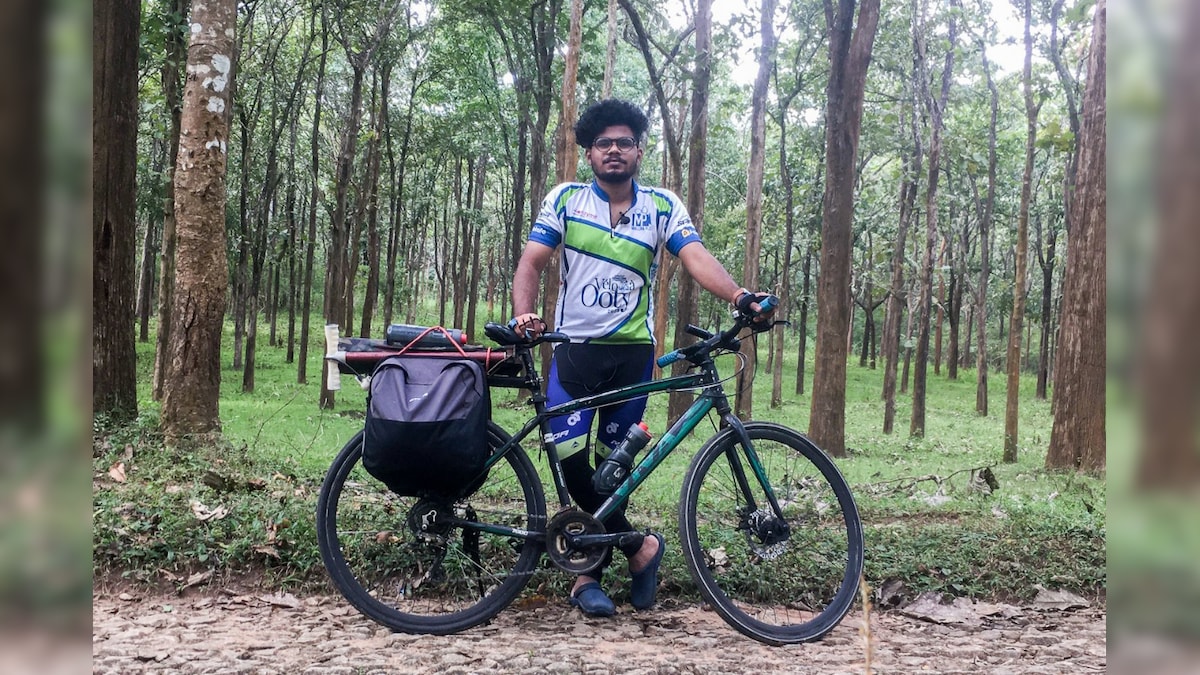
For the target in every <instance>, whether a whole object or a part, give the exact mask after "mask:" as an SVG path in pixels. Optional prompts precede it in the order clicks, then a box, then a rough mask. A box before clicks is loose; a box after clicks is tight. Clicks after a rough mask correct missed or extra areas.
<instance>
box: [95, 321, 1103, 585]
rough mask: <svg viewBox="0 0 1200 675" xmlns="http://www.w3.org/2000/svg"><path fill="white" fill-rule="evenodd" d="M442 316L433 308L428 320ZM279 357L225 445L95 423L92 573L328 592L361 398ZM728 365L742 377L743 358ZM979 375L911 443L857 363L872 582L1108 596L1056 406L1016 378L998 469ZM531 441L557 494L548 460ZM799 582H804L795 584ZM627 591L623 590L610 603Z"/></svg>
mask: <svg viewBox="0 0 1200 675" xmlns="http://www.w3.org/2000/svg"><path fill="white" fill-rule="evenodd" d="M435 311H436V310H435V308H433V307H432V305H429V306H427V307H425V309H424V310H423V314H422V320H425V319H428V318H430V316H432V315H433V314H434V313H435ZM263 333H265V331H261V332H260V334H263ZM227 337H228V336H227ZM789 343H791V337H789ZM225 344H226V345H227V347H228V344H229V341H228V340H226V342H225ZM763 344H764V345H765V343H763ZM311 348H312V350H313V351H312V352H311V353H314V354H316V353H319V351H320V345H318V344H316V343H315V342H314V344H313V345H312V347H311ZM794 351H795V346H794V344H789V345H788V346H787V347H786V350H785V353H786V354H787V355H788V356H787V358H786V359H785V366H784V367H785V374H787V375H788V376H787V377H785V379H789V380H790V373H794V368H795V363H794V358H795V357H794ZM283 353H284V352H283V349H282V348H275V347H268V346H266V345H260V347H259V355H260V358H261V359H262V360H261V368H260V370H259V373H258V387H257V390H256V392H255V393H254V394H242V393H240V383H241V379H240V371H234V370H232V369H227V370H226V371H225V376H224V381H223V391H224V392H225V394H224V395H223V397H222V402H221V415H222V422H223V427H224V433H225V439H226V440H225V441H223V442H220V443H218V444H214V445H208V446H202V447H197V448H192V449H190V450H180V449H176V450H169V449H166V448H164V446H163V444H162V439H161V437H160V436H159V434H158V432H157V427H158V420H157V418H156V414H155V412H154V410H155V406H154V404H153V403H152V402H150V401H148V400H143V401H142V405H141V409H142V410H143V411H149V412H144V413H143V415H142V416H141V417H139V418H138V419H137V420H136V421H135V422H134V423H132V424H130V425H127V426H123V427H117V428H109V427H107V426H106V425H105V424H103V423H102V422H98V423H97V425H96V426H95V428H94V434H93V472H94V476H95V478H94V494H93V513H94V525H93V527H94V530H93V566H94V572H95V573H97V574H99V575H102V576H104V575H112V574H119V575H123V576H126V577H128V578H131V579H135V580H139V581H144V582H151V583H158V584H162V583H169V584H174V585H175V586H177V587H178V586H182V585H184V584H186V583H188V579H189V578H191V579H193V580H194V579H195V578H197V577H193V576H192V575H194V574H198V573H199V574H206V573H208V572H212V573H213V578H214V579H215V580H216V581H217V582H219V581H220V580H221V579H225V578H229V577H232V576H237V575H245V574H253V575H265V577H266V583H267V584H269V585H297V584H299V585H321V584H323V583H324V581H325V577H324V574H323V571H322V570H323V568H322V565H321V562H320V557H319V554H318V552H317V547H316V539H315V537H316V535H315V532H314V529H313V528H314V516H313V510H314V508H315V499H316V493H317V491H318V489H319V486H320V482H321V480H322V478H323V474H324V471H325V469H326V468H327V467H328V464H329V462H330V461H331V460H332V458H333V456H334V454H335V453H336V452H337V450H338V449H339V448H340V447H341V446H342V445H343V444H344V443H345V441H346V440H347V439H348V438H349V437H350V436H351V435H352V434H354V433H355V432H356V431H357V430H358V429H359V428H361V424H362V412H361V411H362V409H363V403H364V397H363V392H362V391H361V390H360V389H359V388H358V387H354V386H353V385H352V380H350V379H348V378H343V379H344V380H346V381H345V384H346V388H345V389H343V390H342V392H341V393H340V394H339V395H338V406H337V410H335V411H319V410H317V408H316V397H317V387H316V384H315V382H311V383H309V384H307V385H298V384H295V382H294V380H295V370H294V365H290V364H286V363H284V360H283ZM225 356H226V359H228V357H229V354H228V353H226V355H225ZM760 358H765V357H760ZM152 360H153V351H152V348H151V347H150V345H140V349H139V373H140V377H139V381H140V382H143V383H148V382H149V371H150V365H151V363H152ZM719 365H720V366H721V367H722V368H723V369H729V368H733V367H735V360H734V359H732V358H727V359H726V360H725V361H724V362H722V363H720V364H719ZM310 372H315V370H312V369H310ZM808 372H810V373H811V364H810V368H809V369H808ZM970 373H971V371H969V370H968V371H965V372H964V377H963V379H960V380H958V381H949V380H944V379H941V378H933V379H931V382H930V388H929V400H928V405H929V413H928V418H927V426H926V431H927V435H926V438H924V439H922V440H914V439H910V438H908V437H907V436H906V434H904V433H896V434H893V435H891V436H885V435H883V434H881V433H879V426H880V424H881V420H882V407H881V404H880V402H879V400H878V399H879V391H880V389H881V378H882V370H881V369H880V370H870V369H864V368H859V367H857V366H854V365H852V366H851V367H850V368H849V383H848V391H847V419H848V426H847V431H846V437H847V442H848V445H849V446H850V447H851V448H852V450H851V452H850V455H849V457H847V458H845V459H842V460H839V462H838V464H839V467H840V469H841V470H842V472H843V473H844V474H845V475H846V477H847V479H848V480H849V481H850V483H851V485H852V486H853V488H854V491H855V496H856V499H857V500H858V504H859V508H860V511H861V513H862V517H863V521H864V524H865V529H866V542H867V567H866V570H867V578H868V581H869V582H870V583H871V584H872V585H878V584H879V583H881V582H882V581H884V580H887V579H892V578H896V579H902V580H903V581H904V582H905V583H906V584H907V586H908V587H909V588H910V589H912V590H913V591H914V592H918V591H922V590H939V591H944V592H947V593H953V594H956V595H969V596H972V597H985V598H997V597H1004V598H1016V599H1024V598H1028V597H1030V596H1032V595H1033V594H1034V593H1035V592H1036V589H1035V588H1034V586H1035V585H1038V584H1040V585H1042V586H1044V587H1052V588H1067V589H1072V590H1075V591H1080V592H1085V593H1102V592H1103V591H1104V588H1105V585H1106V573H1105V537H1106V527H1105V516H1104V513H1105V490H1104V486H1103V483H1102V482H1101V481H1098V480H1096V479H1093V478H1088V477H1084V476H1077V475H1075V474H1051V473H1046V472H1045V471H1043V470H1042V469H1041V465H1042V462H1043V460H1044V451H1045V447H1046V445H1047V443H1048V441H1049V427H1050V412H1049V405H1048V404H1047V403H1045V402H1042V401H1035V400H1034V399H1033V382H1032V380H1027V381H1022V393H1021V396H1022V399H1021V400H1022V401H1023V405H1022V410H1021V419H1020V430H1021V442H1020V446H1021V453H1020V461H1019V462H1018V463H1017V464H1012V465H1006V464H1000V463H999V457H1000V454H1001V450H1002V445H1003V443H1002V439H1003V419H1002V418H1000V417H999V416H992V417H987V418H981V417H978V416H977V415H975V413H974V379H973V378H971V377H970ZM727 374H729V373H727ZM769 383H770V378H769V377H767V374H766V372H765V371H760V373H759V376H758V377H757V378H756V387H758V389H759V391H758V396H756V400H758V401H760V404H759V407H758V412H757V414H756V418H758V419H764V420H771V421H776V422H780V423H783V424H787V425H790V426H794V427H796V428H798V429H801V430H803V429H805V428H806V427H807V418H808V410H809V400H808V398H807V397H794V396H791V395H788V396H786V397H785V401H784V403H783V405H782V407H781V408H779V409H776V410H771V409H768V408H767V407H766V405H765V401H767V400H769V396H768V391H767V388H768V387H769V386H770V384H769ZM143 386H145V384H144V385H143ZM992 396H993V400H994V401H1000V400H1003V383H1002V382H996V383H994V384H993V390H992ZM143 398H144V399H145V398H148V391H143ZM907 402H908V399H907V397H905V396H901V397H899V400H898V403H897V405H898V408H899V410H900V415H899V417H900V418H901V423H900V424H898V425H897V426H898V428H903V426H904V425H903V423H902V420H903V418H904V412H905V411H906V405H907ZM493 410H494V412H493V416H494V418H495V419H496V420H497V422H498V423H499V424H501V426H503V427H505V428H507V429H510V430H511V429H516V428H517V427H519V426H520V425H521V424H522V423H523V422H524V421H525V420H526V419H528V417H529V415H530V414H531V413H530V410H529V408H528V407H527V406H525V405H524V399H522V398H519V397H516V396H515V394H510V393H508V392H497V393H496V394H495V396H494V402H493ZM646 420H647V422H648V423H649V424H650V426H651V428H652V429H653V430H654V431H655V432H656V433H661V431H662V430H663V429H665V427H666V397H665V396H654V397H651V399H650V403H649V406H648V409H647V413H646ZM715 431H716V427H715V426H713V425H711V424H707V423H705V424H702V425H701V426H700V427H698V429H697V431H696V433H695V434H694V435H693V436H692V437H690V438H688V439H686V441H685V442H684V443H683V445H682V446H681V447H680V448H679V449H678V450H676V452H675V453H673V454H672V455H671V456H670V457H668V458H667V460H666V461H665V462H664V464H663V465H662V466H661V467H660V468H659V470H657V471H656V472H655V473H654V474H653V475H652V476H651V477H650V479H649V480H648V481H647V483H646V484H645V485H644V486H643V487H642V489H641V490H639V492H638V493H637V494H636V495H635V496H634V500H633V503H632V504H631V505H630V517H631V520H632V521H633V522H634V523H635V524H637V525H639V526H653V527H655V528H656V529H663V530H665V531H666V532H667V533H668V537H669V539H673V538H674V532H675V518H676V509H677V508H678V506H677V505H678V500H679V488H680V481H681V478H682V476H683V473H684V472H685V471H686V469H687V466H688V464H689V462H690V461H691V457H692V455H693V454H694V452H695V451H696V450H697V449H698V448H699V447H700V445H701V443H702V442H703V441H704V440H705V439H706V438H707V437H708V436H709V435H710V434H711V433H714V432H715ZM526 446H527V447H526V450H527V451H529V452H530V455H531V457H532V458H533V459H534V464H535V465H536V466H537V467H538V470H539V472H540V473H541V474H542V478H543V481H544V483H545V484H546V485H549V484H550V483H549V481H550V477H549V474H548V468H547V466H546V463H545V461H544V459H543V458H541V457H540V453H538V452H537V451H536V448H533V447H529V444H528V442H527V443H526ZM985 466H989V467H991V470H992V471H993V472H994V473H995V476H996V478H997V480H998V482H999V484H1000V489H999V490H998V491H996V492H995V493H993V494H985V493H983V492H979V491H978V490H976V489H975V488H973V487H971V476H972V474H971V469H976V468H981V467H985ZM118 467H119V469H118ZM118 477H120V478H121V479H123V480H119V479H118ZM214 513H215V514H216V515H213V514H214ZM206 516H207V518H208V519H207V520H204V519H202V518H204V517H206ZM665 565H666V570H667V571H666V579H667V585H666V588H667V589H668V590H669V591H671V592H674V593H677V594H684V595H687V596H689V597H690V596H693V595H694V594H695V589H694V587H693V586H692V584H691V582H690V580H689V578H688V575H687V573H686V570H685V569H684V566H683V559H682V557H681V556H680V555H679V552H678V546H677V544H676V545H672V547H671V548H670V549H669V550H668V554H667V556H666V559H665ZM804 572H805V571H804V570H797V576H798V577H802V576H803V573H804ZM562 577H563V575H560V574H556V573H549V574H548V575H546V576H545V579H544V580H545V581H547V582H548V583H549V584H550V588H554V589H558V588H559V586H565V583H566V582H565V581H563V579H562ZM622 583H624V582H623V581H621V582H617V585H616V586H615V588H614V590H615V591H616V592H621V588H622V586H621V585H620V584H622Z"/></svg>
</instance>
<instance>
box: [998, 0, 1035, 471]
mask: <svg viewBox="0 0 1200 675" xmlns="http://www.w3.org/2000/svg"><path fill="white" fill-rule="evenodd" d="M1032 21H1033V0H1025V74H1024V78H1023V79H1024V89H1025V115H1026V131H1025V133H1026V136H1025V172H1024V174H1023V177H1022V179H1021V211H1020V215H1019V216H1018V220H1017V250H1016V260H1015V261H1014V265H1013V267H1014V272H1013V307H1012V316H1011V318H1010V319H1009V330H1008V358H1007V361H1008V362H1007V364H1006V365H1007V367H1008V391H1007V397H1006V405H1005V408H1004V461H1005V462H1016V461H1017V442H1018V440H1019V438H1018V432H1019V419H1018V412H1019V409H1018V408H1019V403H1020V390H1021V333H1022V330H1021V329H1022V327H1023V326H1022V324H1023V322H1024V320H1025V272H1026V270H1025V268H1026V261H1027V259H1028V252H1029V204H1030V201H1031V200H1032V194H1033V157H1034V152H1035V150H1036V146H1035V143H1036V142H1037V117H1038V108H1039V107H1040V104H1035V103H1034V101H1033V37H1032V33H1031V26H1030V24H1031V23H1032Z"/></svg>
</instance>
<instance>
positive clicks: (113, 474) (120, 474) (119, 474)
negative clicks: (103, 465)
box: [108, 462, 125, 483]
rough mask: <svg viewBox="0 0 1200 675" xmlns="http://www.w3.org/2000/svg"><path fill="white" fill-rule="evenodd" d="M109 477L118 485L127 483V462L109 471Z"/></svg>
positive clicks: (118, 464)
mask: <svg viewBox="0 0 1200 675" xmlns="http://www.w3.org/2000/svg"><path fill="white" fill-rule="evenodd" d="M108 477H109V478H111V479H113V480H115V481H117V482H118V483H124V482H125V462H117V463H116V464H113V465H112V466H111V467H109V469H108Z"/></svg>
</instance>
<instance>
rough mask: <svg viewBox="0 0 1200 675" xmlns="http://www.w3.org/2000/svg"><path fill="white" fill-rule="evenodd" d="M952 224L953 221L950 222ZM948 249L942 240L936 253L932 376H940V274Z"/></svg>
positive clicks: (942, 309) (942, 322)
mask: <svg viewBox="0 0 1200 675" xmlns="http://www.w3.org/2000/svg"><path fill="white" fill-rule="evenodd" d="M951 222H953V221H951ZM948 249H949V245H948V242H947V241H946V240H942V248H941V250H940V251H939V252H938V268H937V278H938V290H937V303H936V305H937V318H935V319H934V320H933V374H934V375H941V374H942V326H943V325H945V323H946V276H945V274H943V272H942V268H943V267H944V261H945V257H946V251H947V250H948Z"/></svg>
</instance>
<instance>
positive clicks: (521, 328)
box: [508, 312, 547, 340]
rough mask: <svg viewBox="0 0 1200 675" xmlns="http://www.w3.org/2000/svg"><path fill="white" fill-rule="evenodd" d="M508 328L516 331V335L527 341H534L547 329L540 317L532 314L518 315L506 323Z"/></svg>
mask: <svg viewBox="0 0 1200 675" xmlns="http://www.w3.org/2000/svg"><path fill="white" fill-rule="evenodd" d="M508 327H509V328H511V329H513V330H514V331H516V333H517V335H520V336H521V337H523V338H526V339H529V340H536V339H537V338H538V336H540V335H541V334H542V333H545V332H546V328H547V326H546V322H545V321H543V320H542V317H540V316H538V315H537V314H535V313H533V312H529V313H526V314H518V315H517V316H515V317H513V319H512V320H511V321H509V322H508Z"/></svg>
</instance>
